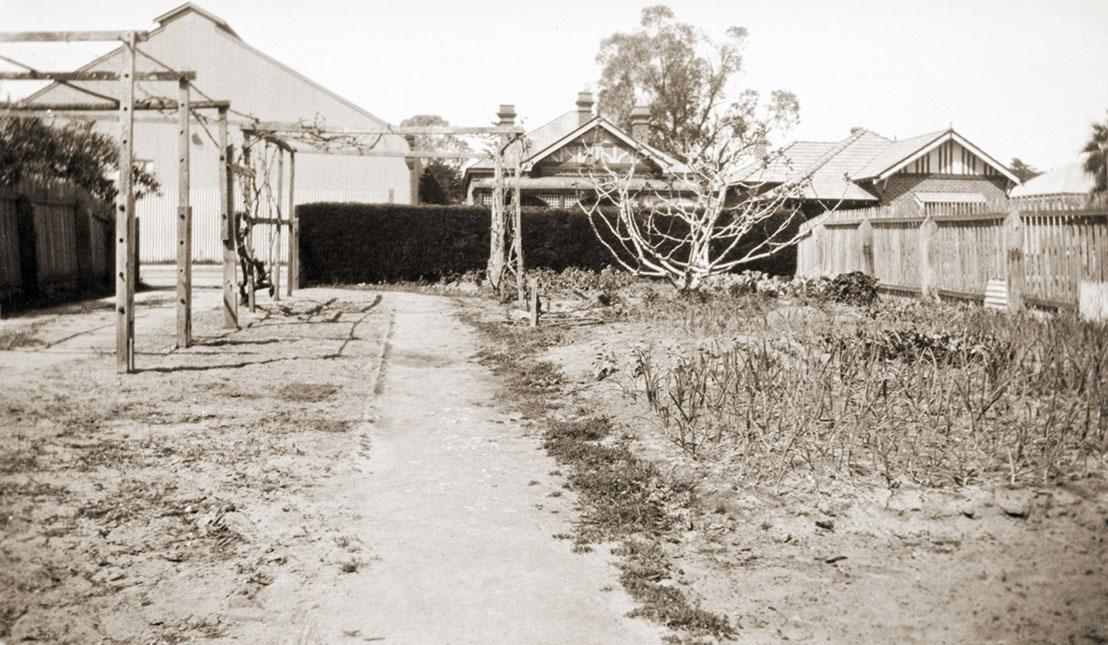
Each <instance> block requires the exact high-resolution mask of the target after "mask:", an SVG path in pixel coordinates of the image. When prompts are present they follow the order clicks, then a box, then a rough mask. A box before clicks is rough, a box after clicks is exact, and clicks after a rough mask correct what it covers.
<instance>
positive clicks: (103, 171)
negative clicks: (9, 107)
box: [0, 117, 161, 202]
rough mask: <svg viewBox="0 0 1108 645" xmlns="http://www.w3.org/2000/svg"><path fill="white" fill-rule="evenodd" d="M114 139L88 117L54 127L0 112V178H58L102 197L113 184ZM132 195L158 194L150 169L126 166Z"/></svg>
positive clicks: (111, 192) (112, 192) (6, 181)
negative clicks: (96, 127) (128, 169)
mask: <svg viewBox="0 0 1108 645" xmlns="http://www.w3.org/2000/svg"><path fill="white" fill-rule="evenodd" d="M118 171H119V147H118V145H117V143H116V140H115V139H114V138H112V137H110V136H108V135H105V134H102V133H100V132H97V131H95V130H94V129H93V124H92V123H91V122H87V121H70V122H68V123H66V124H65V125H62V126H59V127H53V126H50V125H47V124H46V123H45V122H44V121H42V119H38V118H19V117H0V184H2V185H5V186H14V185H16V184H18V183H19V182H20V181H21V180H22V179H23V178H31V179H59V180H63V181H66V182H69V183H71V184H73V185H75V186H79V187H81V188H83V189H85V190H87V191H88V192H89V193H90V194H92V195H93V196H94V197H96V198H98V199H101V200H103V201H106V202H111V201H113V200H114V199H115V197H116V193H117V192H118V189H117V187H116V182H115V180H114V178H113V175H117V173H118ZM131 172H132V177H133V178H134V182H135V194H136V197H143V196H146V195H150V194H158V193H159V191H160V190H161V186H160V184H159V183H158V178H157V177H156V176H154V174H153V173H151V172H149V171H147V170H146V169H144V168H140V167H139V166H134V167H132V169H131Z"/></svg>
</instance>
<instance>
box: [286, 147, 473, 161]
mask: <svg viewBox="0 0 1108 645" xmlns="http://www.w3.org/2000/svg"><path fill="white" fill-rule="evenodd" d="M297 152H298V153H300V154H306V155H338V156H345V157H389V158H393V159H492V155H490V154H488V153H485V152H445V151H444V152H436V151H431V150H409V151H404V150H363V149H358V148H343V149H318V148H304V149H298V150H297Z"/></svg>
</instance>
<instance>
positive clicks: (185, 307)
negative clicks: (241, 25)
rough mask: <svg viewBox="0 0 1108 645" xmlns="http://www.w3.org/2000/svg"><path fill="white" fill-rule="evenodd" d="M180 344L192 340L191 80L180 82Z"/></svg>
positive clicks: (178, 217) (178, 202) (178, 127)
mask: <svg viewBox="0 0 1108 645" xmlns="http://www.w3.org/2000/svg"><path fill="white" fill-rule="evenodd" d="M177 91H178V95H179V96H178V99H177V347H178V349H184V348H186V347H188V346H189V344H190V343H191V342H192V207H190V206H189V83H188V81H187V80H181V81H178V85H177Z"/></svg>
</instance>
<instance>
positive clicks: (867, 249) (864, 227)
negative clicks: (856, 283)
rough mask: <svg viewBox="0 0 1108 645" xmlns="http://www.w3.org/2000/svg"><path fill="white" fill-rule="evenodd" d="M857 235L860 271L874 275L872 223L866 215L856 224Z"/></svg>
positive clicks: (875, 272)
mask: <svg viewBox="0 0 1108 645" xmlns="http://www.w3.org/2000/svg"><path fill="white" fill-rule="evenodd" d="M858 237H859V238H860V242H861V244H862V273H865V274H866V275H869V276H875V277H876V274H877V271H876V270H875V267H874V264H873V225H872V224H870V222H869V218H868V217H864V218H862V223H861V224H859V225H858Z"/></svg>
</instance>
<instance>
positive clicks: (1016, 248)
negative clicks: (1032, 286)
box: [1004, 169, 1108, 314]
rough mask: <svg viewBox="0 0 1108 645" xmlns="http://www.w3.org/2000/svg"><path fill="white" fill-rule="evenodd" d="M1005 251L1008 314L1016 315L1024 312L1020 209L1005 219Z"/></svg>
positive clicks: (1012, 211)
mask: <svg viewBox="0 0 1108 645" xmlns="http://www.w3.org/2000/svg"><path fill="white" fill-rule="evenodd" d="M1106 171H1108V169H1106ZM1004 250H1005V254H1004V258H1005V265H1006V267H1007V271H1006V272H1007V278H1006V284H1007V287H1008V312H1009V313H1013V314H1014V313H1019V312H1021V311H1023V286H1024V285H1023V283H1024V264H1023V221H1022V220H1021V219H1020V212H1019V209H1018V208H1012V210H1010V211H1008V215H1007V217H1005V218H1004Z"/></svg>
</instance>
